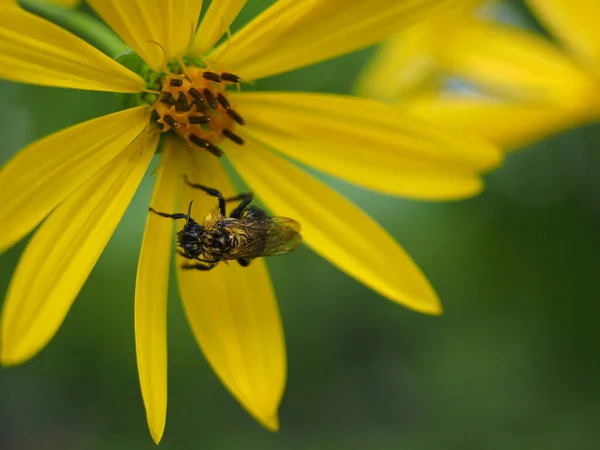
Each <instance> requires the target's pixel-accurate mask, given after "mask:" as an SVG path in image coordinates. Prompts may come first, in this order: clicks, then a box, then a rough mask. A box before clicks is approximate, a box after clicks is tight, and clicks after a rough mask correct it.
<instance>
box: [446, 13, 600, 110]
mask: <svg viewBox="0 0 600 450" xmlns="http://www.w3.org/2000/svg"><path fill="white" fill-rule="evenodd" d="M441 63H442V65H443V66H445V68H446V69H448V70H449V71H450V72H452V73H453V74H454V75H457V76H459V77H465V78H467V79H469V80H471V81H474V82H475V83H478V84H480V85H482V86H485V87H487V88H489V89H492V90H493V91H494V92H496V93H498V94H500V95H503V96H506V97H511V98H516V99H520V100H525V101H536V102H540V103H552V102H561V103H569V104H575V103H580V102H586V101H589V99H590V96H591V92H594V93H595V90H596V89H597V85H596V83H595V82H594V81H593V80H592V79H591V78H590V76H589V75H588V74H587V73H586V72H584V71H583V70H582V69H581V68H580V67H578V66H577V64H576V63H575V62H574V61H572V60H571V59H570V58H569V56H568V55H566V54H565V53H563V52H561V50H560V49H559V48H558V47H556V46H554V45H553V44H551V43H550V42H548V41H546V40H544V39H543V38H542V37H540V36H537V35H535V34H534V33H532V32H528V31H524V30H519V29H517V28H511V27H508V26H504V25H498V24H492V23H483V22H476V21H475V20H473V21H470V22H469V23H465V24H464V26H463V27H461V28H460V30H457V31H456V32H455V33H454V34H453V35H452V36H451V38H450V39H449V42H448V47H447V51H446V52H444V58H443V59H442V61H441Z"/></svg>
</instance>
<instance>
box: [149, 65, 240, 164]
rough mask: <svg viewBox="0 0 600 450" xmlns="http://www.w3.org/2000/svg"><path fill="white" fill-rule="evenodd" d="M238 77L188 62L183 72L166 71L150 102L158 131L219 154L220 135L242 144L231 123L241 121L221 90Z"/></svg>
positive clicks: (234, 125)
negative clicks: (155, 95) (176, 136)
mask: <svg viewBox="0 0 600 450" xmlns="http://www.w3.org/2000/svg"><path fill="white" fill-rule="evenodd" d="M240 81H241V79H240V77H238V76H237V75H234V74H232V73H229V72H223V73H217V72H213V71H208V70H203V69H200V68H197V67H189V66H188V67H187V68H186V70H185V75H182V74H176V73H168V72H167V73H165V74H164V77H163V78H162V80H161V84H162V89H161V91H160V96H159V97H158V99H157V100H156V101H155V102H154V104H153V105H152V108H153V118H154V119H155V120H156V123H158V124H159V125H160V126H161V131H162V132H164V133H167V132H170V131H172V132H173V133H175V134H177V135H178V136H180V137H182V138H183V139H185V140H186V141H188V142H189V143H190V145H191V146H195V147H200V148H202V149H205V150H207V151H209V152H211V153H212V154H214V155H216V156H222V155H223V151H222V150H221V149H220V148H219V147H218V146H217V144H218V143H219V142H221V141H222V140H223V139H225V138H227V139H228V140H230V141H231V142H234V143H236V144H238V145H243V144H244V139H243V138H242V137H241V136H239V135H238V134H237V133H236V132H235V127H236V126H238V125H244V124H245V121H244V119H243V118H242V117H241V116H240V114H238V113H237V112H236V111H234V110H233V109H232V105H231V103H230V101H229V100H228V98H227V92H226V90H225V89H226V87H227V86H228V85H230V84H234V83H235V84H237V83H239V82H240Z"/></svg>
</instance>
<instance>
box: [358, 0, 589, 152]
mask: <svg viewBox="0 0 600 450" xmlns="http://www.w3.org/2000/svg"><path fill="white" fill-rule="evenodd" d="M470 3H471V4H470V5H469V0H467V2H466V3H465V5H466V6H467V7H466V8H465V9H463V10H461V11H460V12H459V14H458V15H457V16H456V17H455V19H454V23H453V25H449V23H448V22H447V21H445V22H444V24H445V28H441V27H440V22H441V18H440V17H439V16H438V17H434V18H433V19H432V20H428V21H426V22H423V23H420V24H417V25H415V26H413V27H410V28H409V29H407V30H404V31H403V32H401V33H400V35H399V36H398V38H397V39H395V40H393V41H390V42H388V43H386V44H385V45H384V46H383V48H382V49H381V50H380V53H379V56H378V57H376V58H375V59H374V60H373V61H372V62H371V64H370V66H369V67H368V68H367V69H365V72H364V74H363V76H362V77H361V79H360V80H359V83H358V91H359V92H361V93H362V94H363V95H367V96H371V97H374V98H379V99H385V100H386V101H391V102H394V103H399V104H401V105H402V106H403V107H404V108H407V109H408V110H409V111H411V112H413V113H416V114H417V115H418V116H420V117H422V118H425V119H427V120H429V121H431V122H432V123H435V124H439V125H440V126H444V127H446V128H447V129H453V130H457V129H458V130H463V131H466V132H469V133H471V134H473V135H477V136H479V137H481V138H484V139H489V140H491V141H492V142H494V143H497V144H499V145H501V146H502V147H504V148H505V149H507V150H513V149H518V148H521V147H523V146H524V145H526V144H528V143H531V142H533V141H535V140H539V139H542V138H544V137H546V136H548V135H550V134H553V133H557V132H560V131H563V130H565V129H569V128H572V127H575V126H578V125H581V124H585V123H588V122H591V121H597V120H598V119H599V118H600V95H599V94H600V28H599V27H598V24H597V20H596V18H597V17H600V2H598V1H596V0H569V1H567V0H528V1H526V3H527V4H528V6H529V7H530V9H531V10H532V12H533V13H534V14H535V15H536V16H537V17H538V19H539V20H540V22H541V23H542V24H543V25H544V26H545V27H546V28H547V29H548V31H549V32H550V33H551V34H552V35H553V37H554V38H555V41H550V40H548V39H546V38H544V37H543V36H541V35H539V34H538V33H536V32H534V31H528V30H524V29H520V28H517V27H515V26H511V25H506V24H501V23H498V22H497V21H494V20H492V19H490V18H489V17H485V15H484V14H481V4H482V3H487V2H482V1H477V0H473V1H471V2H470ZM398 64H403V67H402V72H399V71H396V73H401V76H397V75H394V73H393V72H392V70H393V68H394V67H396V66H397V65H398ZM384 78H385V79H387V80H390V79H392V80H394V81H392V82H391V83H388V84H387V85H385V84H382V83H371V82H370V80H377V79H384ZM448 79H454V80H459V81H462V82H466V83H467V84H468V85H470V86H472V87H474V89H475V91H476V92H475V93H473V92H471V91H469V90H463V91H458V90H456V89H454V90H449V89H445V88H444V81H445V80H448ZM367 80H368V81H367ZM365 81H367V82H365ZM373 86H380V87H378V88H377V89H376V90H375V89H374V88H373ZM381 86H382V87H381ZM390 86H391V87H392V88H391V89H389V87H390Z"/></svg>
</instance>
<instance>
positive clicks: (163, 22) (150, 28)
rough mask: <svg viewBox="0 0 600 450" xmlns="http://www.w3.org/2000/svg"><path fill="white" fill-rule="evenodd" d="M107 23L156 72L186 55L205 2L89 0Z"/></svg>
mask: <svg viewBox="0 0 600 450" xmlns="http://www.w3.org/2000/svg"><path fill="white" fill-rule="evenodd" d="M88 3H89V4H90V5H91V6H92V7H93V8H94V10H95V11H96V12H97V13H98V15H99V16H100V17H102V19H104V21H105V22H106V23H107V24H108V25H110V27H111V28H112V29H113V30H115V31H116V32H117V33H118V34H119V36H121V38H122V39H123V40H124V41H125V42H126V43H127V44H128V45H129V46H130V47H131V48H132V49H133V50H135V52H136V53H137V54H138V55H140V56H141V57H142V58H143V59H144V61H146V63H148V65H149V66H150V67H152V68H153V69H159V68H161V67H162V66H164V64H165V63H166V62H167V61H170V60H172V59H174V58H179V57H181V56H183V55H184V54H185V52H186V50H187V49H188V47H189V45H190V44H191V42H192V38H193V36H194V31H195V29H196V24H197V23H198V17H199V16H200V9H201V8H202V0H127V1H123V0H88Z"/></svg>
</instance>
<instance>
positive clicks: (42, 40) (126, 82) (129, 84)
mask: <svg viewBox="0 0 600 450" xmlns="http://www.w3.org/2000/svg"><path fill="white" fill-rule="evenodd" d="M0 74H1V75H0V76H1V77H2V78H4V79H6V80H12V81H18V82H21V83H32V84H40V85H44V86H57V87H66V88H73V89H88V90H92V91H112V92H140V91H141V90H142V89H143V87H144V80H142V78H140V77H139V76H138V75H136V74H135V73H133V72H131V71H130V70H128V69H126V68H125V67H123V66H121V65H120V64H119V63H117V62H115V61H113V60H112V59H110V58H109V57H108V56H106V55H105V54H103V53H102V52H100V51H99V50H97V49H95V48H94V47H92V46H91V45H89V44H87V43H86V42H84V41H82V40H81V39H79V38H78V37H76V36H74V35H72V34H71V33H69V32H67V31H65V30H63V29H62V28H60V27H58V26H56V25H54V24H52V23H50V22H48V21H46V20H44V19H41V18H39V17H37V16H35V15H33V14H30V13H28V12H25V11H23V10H22V9H20V8H15V7H13V6H12V5H10V4H8V5H4V4H0Z"/></svg>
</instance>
